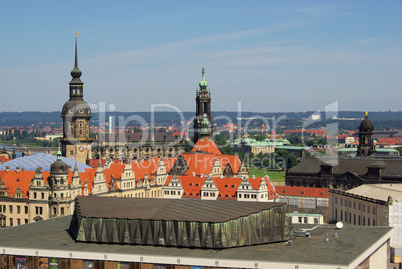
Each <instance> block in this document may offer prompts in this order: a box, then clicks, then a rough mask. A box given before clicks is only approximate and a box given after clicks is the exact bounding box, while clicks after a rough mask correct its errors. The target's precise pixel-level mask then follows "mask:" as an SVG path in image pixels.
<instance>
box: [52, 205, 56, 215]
mask: <svg viewBox="0 0 402 269" xmlns="http://www.w3.org/2000/svg"><path fill="white" fill-rule="evenodd" d="M56 213H57V209H56V208H55V207H53V215H56Z"/></svg>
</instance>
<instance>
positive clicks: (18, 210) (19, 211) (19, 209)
mask: <svg viewBox="0 0 402 269" xmlns="http://www.w3.org/2000/svg"><path fill="white" fill-rule="evenodd" d="M17 214H21V206H19V205H17Z"/></svg>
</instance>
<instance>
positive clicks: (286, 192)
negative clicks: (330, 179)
mask: <svg viewBox="0 0 402 269" xmlns="http://www.w3.org/2000/svg"><path fill="white" fill-rule="evenodd" d="M275 189H276V193H277V194H278V195H281V196H300V197H317V198H328V188H309V187H292V186H275Z"/></svg>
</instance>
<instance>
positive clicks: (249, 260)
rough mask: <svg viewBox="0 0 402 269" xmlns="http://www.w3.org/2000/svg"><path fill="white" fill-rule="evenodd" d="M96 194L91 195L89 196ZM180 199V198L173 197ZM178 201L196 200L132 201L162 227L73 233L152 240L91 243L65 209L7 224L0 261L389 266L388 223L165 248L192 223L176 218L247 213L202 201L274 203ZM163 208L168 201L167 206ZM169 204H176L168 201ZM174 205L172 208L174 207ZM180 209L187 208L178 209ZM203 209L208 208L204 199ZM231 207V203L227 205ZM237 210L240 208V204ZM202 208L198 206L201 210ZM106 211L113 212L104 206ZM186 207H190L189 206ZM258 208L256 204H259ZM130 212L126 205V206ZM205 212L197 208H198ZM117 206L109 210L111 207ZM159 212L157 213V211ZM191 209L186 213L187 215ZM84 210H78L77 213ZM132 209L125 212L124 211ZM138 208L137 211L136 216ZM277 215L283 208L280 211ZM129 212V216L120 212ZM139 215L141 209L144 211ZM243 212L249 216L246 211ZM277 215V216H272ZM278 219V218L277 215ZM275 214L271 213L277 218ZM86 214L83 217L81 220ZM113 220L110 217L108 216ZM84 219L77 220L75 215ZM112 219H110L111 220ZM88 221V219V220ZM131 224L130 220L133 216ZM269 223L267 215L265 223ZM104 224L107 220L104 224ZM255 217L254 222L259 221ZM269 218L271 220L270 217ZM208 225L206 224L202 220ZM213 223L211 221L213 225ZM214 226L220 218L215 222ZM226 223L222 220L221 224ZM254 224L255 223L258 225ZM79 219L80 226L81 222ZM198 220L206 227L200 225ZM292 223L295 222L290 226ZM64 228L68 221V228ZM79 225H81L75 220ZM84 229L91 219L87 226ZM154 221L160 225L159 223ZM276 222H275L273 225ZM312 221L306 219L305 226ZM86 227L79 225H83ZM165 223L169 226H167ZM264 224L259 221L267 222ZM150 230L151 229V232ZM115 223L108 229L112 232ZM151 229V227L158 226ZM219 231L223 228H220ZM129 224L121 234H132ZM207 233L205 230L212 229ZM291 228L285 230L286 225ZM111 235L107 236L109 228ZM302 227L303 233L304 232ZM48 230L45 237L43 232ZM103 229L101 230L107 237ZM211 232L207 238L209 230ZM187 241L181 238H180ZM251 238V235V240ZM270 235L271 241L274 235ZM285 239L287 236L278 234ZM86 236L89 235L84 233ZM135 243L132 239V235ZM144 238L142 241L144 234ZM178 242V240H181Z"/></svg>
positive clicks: (10, 264) (178, 266) (236, 268)
mask: <svg viewBox="0 0 402 269" xmlns="http://www.w3.org/2000/svg"><path fill="white" fill-rule="evenodd" d="M94 198H96V197H94ZM126 200H127V202H128V200H132V202H129V204H132V203H133V204H136V200H141V199H135V198H126ZM178 201H183V200H178ZM185 202H201V204H200V206H196V205H195V204H193V205H192V206H184V207H179V210H177V209H176V210H173V212H174V213H173V214H171V215H169V214H163V212H159V213H158V210H157V209H154V208H153V207H149V206H148V205H150V204H149V203H146V204H145V205H144V204H142V203H140V204H141V205H142V206H145V207H147V209H148V210H146V211H144V210H141V207H139V208H136V207H135V206H134V207H132V208H133V209H135V210H134V211H133V213H135V212H139V210H141V213H140V215H144V214H145V215H146V216H145V217H147V218H150V217H152V216H158V217H159V218H158V219H161V220H163V219H166V218H167V217H169V216H173V217H172V218H170V219H171V222H172V223H174V222H178V224H177V229H176V225H170V224H169V223H170V221H167V223H166V227H169V229H167V230H164V229H157V228H158V227H159V226H158V225H153V226H152V225H150V222H148V221H144V223H143V225H142V226H143V227H142V228H141V229H139V228H138V227H137V228H136V226H135V225H134V226H130V225H128V226H125V224H124V223H126V222H125V221H124V220H123V222H121V223H120V224H119V225H118V226H113V225H112V224H113V223H112V222H110V223H109V222H108V223H106V222H105V225H104V226H103V228H102V230H104V231H105V232H104V233H103V234H104V235H105V236H100V237H96V236H95V235H97V234H98V232H96V233H93V235H94V236H91V234H92V233H87V232H86V230H85V229H84V230H82V232H81V233H80V236H84V235H85V236H86V235H88V236H89V237H88V239H90V238H93V239H96V238H98V239H99V240H101V241H102V242H107V241H108V240H112V241H113V240H117V241H118V240H126V239H132V240H136V238H138V239H141V240H151V239H152V238H155V237H157V238H158V239H157V240H151V241H150V242H149V243H151V244H150V245H149V244H141V245H138V244H136V243H134V244H127V243H124V244H122V243H91V242H82V241H81V239H79V238H78V240H77V241H76V240H75V239H76V237H75V235H74V233H73V232H72V231H73V229H72V227H74V225H76V224H78V225H79V223H78V222H75V224H74V223H73V222H72V216H64V217H60V218H56V219H52V220H46V221H42V222H37V223H31V224H28V225H25V226H24V227H23V226H20V227H13V228H6V229H2V230H0V238H1V241H0V249H1V250H2V252H1V253H0V261H1V264H2V266H3V268H5V269H9V268H10V269H11V268H21V267H18V266H25V267H26V268H50V267H52V268H71V269H75V268H153V269H190V268H193V269H194V268H197V269H198V268H204V269H207V268H209V269H212V268H214V269H224V268H232V269H240V268H255V269H265V268H274V269H275V268H280V269H295V268H298V269H303V268H309V269H337V268H341V269H346V268H379V269H381V268H388V266H389V265H390V263H389V255H390V254H389V238H390V236H391V233H392V228H387V227H352V226H348V227H344V228H343V229H341V230H339V229H336V228H335V227H334V226H332V225H320V226H319V227H316V228H315V229H309V228H307V229H306V226H304V229H303V230H302V229H297V230H295V233H297V234H302V235H303V236H300V237H299V236H298V237H295V238H293V239H291V240H287V241H282V240H284V239H283V237H282V238H280V237H277V238H276V240H278V241H280V242H277V243H267V244H256V245H251V246H242V247H230V248H225V249H219V248H208V249H205V248H189V247H187V246H182V247H175V246H171V247H165V246H163V245H161V244H163V243H166V242H167V241H164V240H162V239H163V238H168V239H169V240H170V242H180V241H179V239H180V238H182V237H183V234H185V233H177V232H176V231H182V230H183V229H186V231H191V227H192V225H183V226H181V225H180V224H179V222H180V221H181V220H184V219H188V218H191V219H192V220H195V219H199V220H203V219H208V220H209V219H211V218H214V219H218V218H219V219H225V218H230V219H232V218H233V216H235V215H236V214H237V217H239V216H242V218H243V216H248V215H243V214H240V215H239V213H240V211H239V208H238V207H237V206H236V205H235V204H233V205H226V206H224V207H222V206H220V204H219V203H218V204H217V207H214V210H213V216H210V215H209V214H208V212H206V211H205V209H206V208H205V207H204V206H203V204H204V203H205V202H229V203H241V204H245V205H246V208H248V209H247V210H248V211H249V212H252V209H253V208H254V206H255V205H260V206H263V205H264V206H265V205H266V206H270V205H273V203H253V204H254V205H253V206H251V203H242V202H232V201H196V200H185ZM109 204H110V205H111V206H106V207H105V205H104V204H103V203H102V204H100V205H102V208H103V211H104V212H105V213H107V212H109V213H110V212H112V213H113V212H115V211H113V210H112V208H113V203H109ZM168 207H169V206H168ZM174 208H175V207H174ZM174 208H173V209H174ZM181 208H184V209H186V210H184V211H181V210H180V209H181ZM207 208H211V207H210V205H209V204H208V207H207ZM233 208H234V209H236V210H232V209H233ZM242 208H243V209H242V211H241V212H243V211H244V207H242ZM203 209H204V210H203ZM111 210H112V211H111ZM189 210H190V211H191V212H189ZM258 211H259V210H258ZM127 212H130V211H127ZM203 212H204V213H203ZM117 213H118V212H116V214H117ZM161 213H162V214H161ZM181 213H182V214H181ZM188 213H190V214H188ZM83 214H86V213H85V212H84V211H82V213H81V215H82V217H85V216H84V215H83ZM130 214H131V213H130ZM140 215H138V216H140ZM282 216H283V214H282ZM126 217H130V218H135V217H136V215H135V214H134V215H131V216H126ZM143 217H144V216H143ZM244 218H245V219H244V221H242V222H241V223H239V224H242V225H245V224H246V217H244ZM247 218H248V217H247ZM275 219H276V217H275ZM279 219H280V218H279ZM279 219H278V220H279ZM88 220H89V219H87V223H89V222H88ZM111 220H112V219H111ZM247 220H250V221H251V220H252V221H254V222H255V221H257V222H258V218H254V217H251V218H249V219H247ZM81 221H84V219H81ZM112 221H113V220H112ZM94 222H95V220H94ZM133 223H135V221H134V222H133ZM267 223H270V224H269V225H271V222H267ZM98 224H99V222H97V223H94V226H93V227H97V226H98ZM109 224H111V225H109ZM260 224H261V223H260ZM272 224H273V225H275V221H274V222H272ZM209 225H211V223H209ZM214 225H215V224H214ZM217 225H218V226H219V225H223V224H222V223H220V224H219V223H217ZM225 225H227V224H225ZM231 225H236V223H235V222H231ZM258 225H259V224H258ZM258 225H257V226H256V227H255V228H256V229H257V230H256V231H257V232H256V233H251V234H249V235H251V236H252V237H255V238H256V239H257V238H258V237H259V236H261V235H263V234H264V233H263V232H258V231H263V230H258V229H259V226H258ZM84 226H85V225H84ZM204 226H205V227H204ZM295 226H296V225H295ZM69 227H70V228H69ZM77 227H81V226H77ZM86 227H87V228H90V227H92V226H88V225H87V226H86ZM160 227H164V226H163V225H162V226H160ZM201 227H202V229H204V228H207V227H208V225H204V224H202V226H200V229H199V230H197V231H196V232H194V233H192V234H191V233H190V236H191V237H190V238H189V239H188V240H190V239H191V238H193V240H191V241H190V242H191V243H192V244H194V243H195V244H199V243H202V242H205V241H202V240H198V237H197V235H198V234H199V236H200V238H204V236H207V238H209V237H208V233H199V232H200V231H201V230H202V229H201ZM275 227H276V226H275ZM310 227H311V228H313V227H312V226H310ZM87 228H86V229H87ZM171 228H174V229H173V230H172V229H171ZM266 228H268V227H264V229H266ZM277 228H278V230H277V231H276V233H278V235H280V234H283V229H284V227H283V226H277ZM115 229H117V230H120V231H121V232H123V234H125V231H126V230H127V229H130V230H131V232H134V235H133V236H121V237H120V236H118V234H119V233H116V234H115V235H112V231H113V230H115ZM150 229H153V230H154V231H153V232H151V231H150ZM117 230H115V231H117ZM249 230H250V229H249V228H247V229H241V230H239V231H240V233H236V234H238V235H241V232H243V233H244V231H249ZM157 231H158V232H157ZM164 231H174V233H172V234H171V236H170V235H168V234H164ZM222 231H224V230H222ZM228 231H229V230H227V231H224V232H223V233H213V235H214V236H218V237H219V238H222V237H221V236H222V235H224V234H225V233H226V232H228ZM131 232H130V231H128V233H127V235H129V234H130V235H131ZM211 232H212V230H211ZM289 232H290V231H289ZM109 234H110V235H109ZM305 234H308V235H309V236H305ZM49 235H51V236H49ZM106 235H107V236H106ZM210 238H213V237H210ZM223 238H224V240H220V241H218V242H217V243H219V242H221V243H224V242H226V243H234V242H235V241H233V240H234V239H235V238H232V237H223ZM186 240H187V239H186ZM253 240H255V239H253ZM276 240H275V241H276ZM285 240H286V239H285ZM90 241H91V240H90ZM138 242H139V241H138ZM145 242H148V241H145ZM182 242H185V241H182Z"/></svg>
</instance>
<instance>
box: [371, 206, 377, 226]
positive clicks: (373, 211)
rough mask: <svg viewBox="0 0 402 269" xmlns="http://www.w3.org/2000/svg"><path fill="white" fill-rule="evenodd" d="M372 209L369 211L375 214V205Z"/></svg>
mask: <svg viewBox="0 0 402 269" xmlns="http://www.w3.org/2000/svg"><path fill="white" fill-rule="evenodd" d="M372 209H373V210H372V211H371V213H373V214H374V215H375V210H376V209H375V207H373V208H372ZM373 226H374V225H373Z"/></svg>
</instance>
